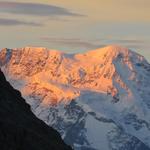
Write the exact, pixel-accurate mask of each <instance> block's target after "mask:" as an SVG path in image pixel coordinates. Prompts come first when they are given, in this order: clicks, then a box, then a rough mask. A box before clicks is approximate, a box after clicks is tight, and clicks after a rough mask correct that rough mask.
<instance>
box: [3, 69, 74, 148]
mask: <svg viewBox="0 0 150 150" xmlns="http://www.w3.org/2000/svg"><path fill="white" fill-rule="evenodd" d="M0 149H1V150H71V148H70V147H69V146H67V145H66V144H65V143H64V142H63V141H62V139H61V137H60V135H59V133H58V132H57V131H55V130H54V129H53V128H51V127H49V126H47V125H46V124H45V123H44V122H42V121H41V120H39V119H37V118H36V117H35V116H34V114H33V113H32V112H31V111H30V106H29V105H28V104H26V103H25V101H24V99H23V98H22V97H21V94H20V92H18V91H16V90H14V89H13V88H12V87H11V85H10V84H9V83H8V82H6V80H5V77H4V75H3V73H2V72H1V71H0Z"/></svg>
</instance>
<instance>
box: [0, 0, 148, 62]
mask: <svg viewBox="0 0 150 150" xmlns="http://www.w3.org/2000/svg"><path fill="white" fill-rule="evenodd" d="M0 34H1V36H0V48H4V47H7V48H19V47H25V46H40V47H47V48H49V49H58V50H62V51H66V52H69V53H77V52H85V51H88V50H92V49H95V48H99V47H103V46H106V45H110V44H117V45H120V46H124V47H128V48H130V49H132V50H134V51H137V52H138V53H140V54H142V55H144V56H145V57H146V58H147V60H148V61H149V62H150V0H92V1H90V0H89V1H88V0H8V1H7V0H3V1H2V0H0Z"/></svg>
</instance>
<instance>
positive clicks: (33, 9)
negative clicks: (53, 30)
mask: <svg viewBox="0 0 150 150" xmlns="http://www.w3.org/2000/svg"><path fill="white" fill-rule="evenodd" d="M0 12H1V13H10V14H19V15H20V14H21V15H31V16H75V17H81V16H84V15H81V14H78V13H74V12H71V11H70V10H68V9H66V8H63V7H59V6H54V5H47V4H41V3H25V2H9V1H1V2H0Z"/></svg>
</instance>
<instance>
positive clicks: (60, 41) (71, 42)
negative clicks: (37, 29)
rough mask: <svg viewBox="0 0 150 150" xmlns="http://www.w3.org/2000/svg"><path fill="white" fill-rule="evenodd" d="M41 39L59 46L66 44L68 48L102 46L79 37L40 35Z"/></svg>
mask: <svg viewBox="0 0 150 150" xmlns="http://www.w3.org/2000/svg"><path fill="white" fill-rule="evenodd" d="M40 39H41V40H43V41H45V42H48V43H50V44H55V45H59V46H66V47H70V48H72V47H73V48H86V49H93V48H98V47H102V46H103V45H101V44H95V43H93V42H91V41H86V40H81V39H69V38H68V39H67V38H53V37H41V38H40Z"/></svg>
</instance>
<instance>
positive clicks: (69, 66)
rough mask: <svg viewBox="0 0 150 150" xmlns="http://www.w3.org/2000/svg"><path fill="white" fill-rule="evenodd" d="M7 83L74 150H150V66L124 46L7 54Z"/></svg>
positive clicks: (1, 57) (1, 61)
mask: <svg viewBox="0 0 150 150" xmlns="http://www.w3.org/2000/svg"><path fill="white" fill-rule="evenodd" d="M0 65H1V68H2V70H3V72H4V74H5V76H6V77H7V80H9V81H10V83H11V84H12V85H13V86H14V87H15V88H16V89H18V90H20V91H21V93H22V95H23V97H24V98H25V99H26V101H27V102H28V103H29V104H30V105H31V107H32V111H33V112H34V113H35V115H36V116H37V117H39V118H40V119H42V120H43V121H45V122H46V123H47V124H48V125H50V126H52V127H54V128H55V129H57V130H58V131H59V132H60V133H61V135H62V137H63V139H64V140H65V141H66V142H67V143H68V144H70V145H72V147H74V148H75V150H148V149H150V64H149V63H148V62H147V61H146V60H145V59H144V57H143V56H141V55H139V54H137V53H135V52H132V51H130V50H128V49H126V48H122V47H119V46H108V47H104V48H100V49H96V50H92V51H89V52H86V53H84V54H66V53H63V52H60V51H56V50H48V49H46V48H36V47H25V48H21V49H3V50H2V51H1V52H0Z"/></svg>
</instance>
